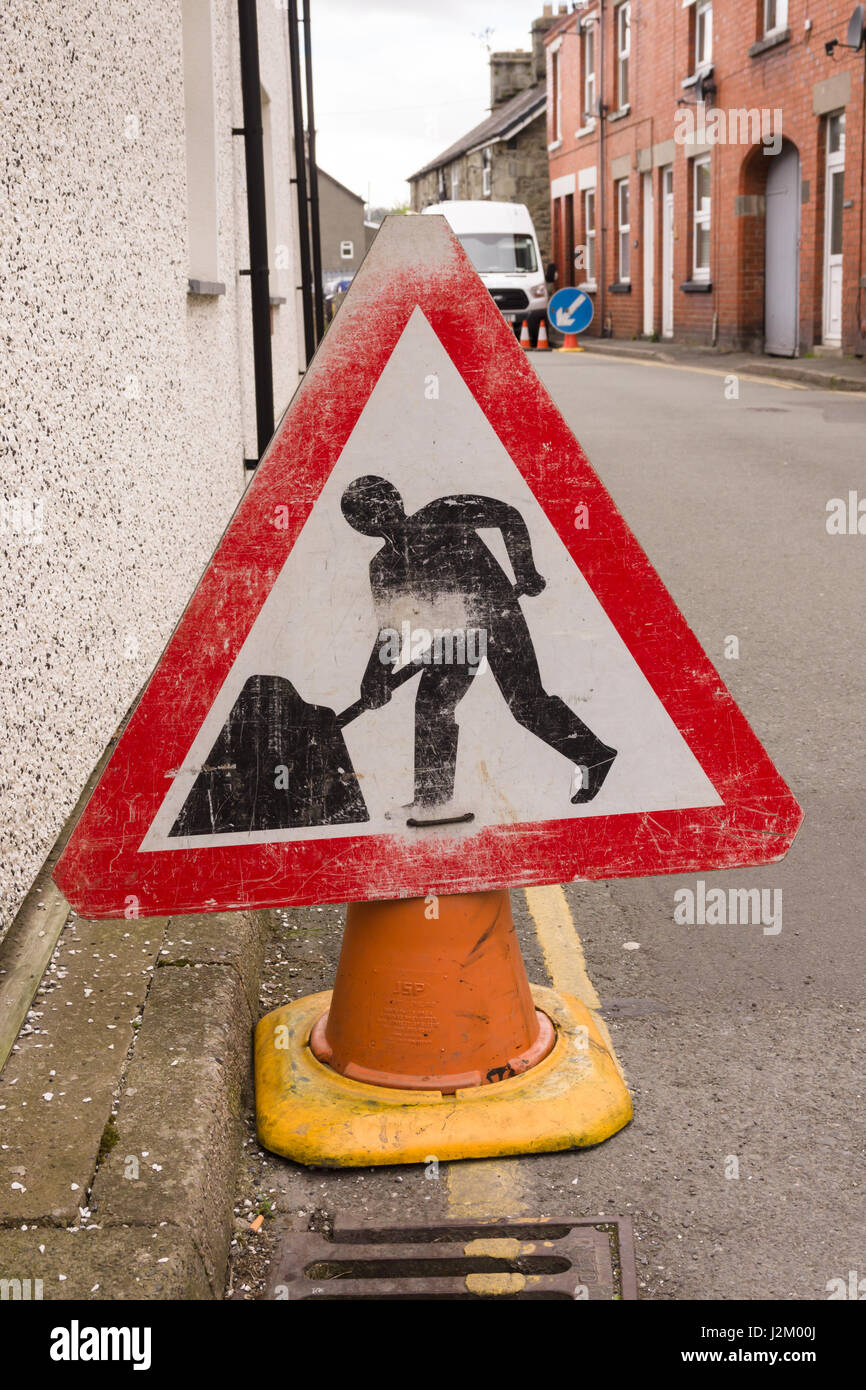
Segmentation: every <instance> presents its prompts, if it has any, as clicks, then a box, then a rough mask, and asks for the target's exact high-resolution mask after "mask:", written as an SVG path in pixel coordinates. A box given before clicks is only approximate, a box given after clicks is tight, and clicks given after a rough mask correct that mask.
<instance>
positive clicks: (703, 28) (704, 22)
mask: <svg viewBox="0 0 866 1390" xmlns="http://www.w3.org/2000/svg"><path fill="white" fill-rule="evenodd" d="M712 61H713V6H712V3H711V0H698V3H697V6H696V7H695V72H699V71H700V69H701V68H707V67H709V66H710V64H711V63H712Z"/></svg>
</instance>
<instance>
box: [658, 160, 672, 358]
mask: <svg viewBox="0 0 866 1390" xmlns="http://www.w3.org/2000/svg"><path fill="white" fill-rule="evenodd" d="M661 178H662V337H663V338H672V337H673V336H674V168H673V165H672V164H668V165H667V166H666V167H665V168H664V169H662V174H661Z"/></svg>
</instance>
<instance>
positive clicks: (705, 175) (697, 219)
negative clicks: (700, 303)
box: [692, 155, 710, 280]
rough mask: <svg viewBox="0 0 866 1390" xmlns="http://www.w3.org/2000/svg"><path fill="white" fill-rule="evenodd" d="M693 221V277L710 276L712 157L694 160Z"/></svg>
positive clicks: (696, 278)
mask: <svg viewBox="0 0 866 1390" xmlns="http://www.w3.org/2000/svg"><path fill="white" fill-rule="evenodd" d="M693 164H694V170H693V183H692V222H693V225H694V238H693V255H692V279H694V280H709V278H710V157H709V155H706V156H704V158H702V159H696V160H694V161H693Z"/></svg>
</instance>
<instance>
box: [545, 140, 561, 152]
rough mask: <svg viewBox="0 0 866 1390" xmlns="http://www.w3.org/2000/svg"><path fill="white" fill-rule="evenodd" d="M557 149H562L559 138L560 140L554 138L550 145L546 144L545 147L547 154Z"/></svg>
mask: <svg viewBox="0 0 866 1390" xmlns="http://www.w3.org/2000/svg"><path fill="white" fill-rule="evenodd" d="M559 149H562V140H561V139H560V140H554V141H553V143H552V144H551V145H548V147H547V153H548V154H553V151H554V150H559Z"/></svg>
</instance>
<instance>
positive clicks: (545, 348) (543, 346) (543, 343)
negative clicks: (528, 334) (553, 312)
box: [535, 319, 550, 352]
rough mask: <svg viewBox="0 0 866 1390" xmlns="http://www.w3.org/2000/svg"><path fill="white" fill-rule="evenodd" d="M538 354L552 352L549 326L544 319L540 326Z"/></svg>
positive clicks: (536, 347)
mask: <svg viewBox="0 0 866 1390" xmlns="http://www.w3.org/2000/svg"><path fill="white" fill-rule="evenodd" d="M535 349H536V352H550V343H549V342H548V341H547V324H546V323H545V322H544V319H542V320H541V322H540V324H539V325H538V338H537V339H536V342H535Z"/></svg>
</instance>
